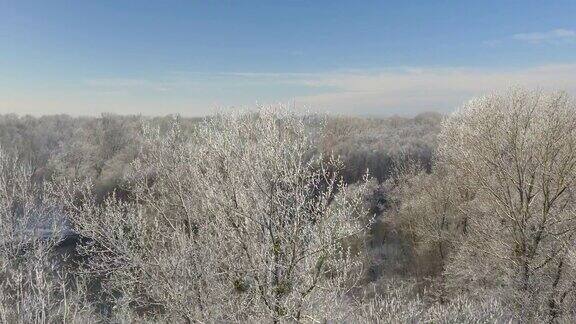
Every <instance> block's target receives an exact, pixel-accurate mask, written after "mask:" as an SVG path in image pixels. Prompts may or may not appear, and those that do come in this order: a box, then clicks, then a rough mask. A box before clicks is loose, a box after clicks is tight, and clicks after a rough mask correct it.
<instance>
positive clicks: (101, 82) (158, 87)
mask: <svg viewBox="0 0 576 324" xmlns="http://www.w3.org/2000/svg"><path fill="white" fill-rule="evenodd" d="M84 84H85V85H87V86H88V87H90V88H93V89H98V90H104V91H105V92H107V93H115V92H127V91H140V90H145V91H150V90H151V91H156V92H165V91H168V90H170V85H169V84H168V83H167V82H164V81H151V80H146V79H130V78H97V79H86V80H84Z"/></svg>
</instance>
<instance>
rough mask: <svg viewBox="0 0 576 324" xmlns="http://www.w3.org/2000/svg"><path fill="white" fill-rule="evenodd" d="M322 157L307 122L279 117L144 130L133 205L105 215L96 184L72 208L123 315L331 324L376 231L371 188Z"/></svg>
mask: <svg viewBox="0 0 576 324" xmlns="http://www.w3.org/2000/svg"><path fill="white" fill-rule="evenodd" d="M314 147H315V146H314V142H313V140H312V138H311V137H310V136H309V130H308V129H307V126H306V119H305V117H301V116H297V115H295V114H293V113H289V112H282V111H278V110H271V109H261V110H259V111H257V112H255V113H250V112H245V113H231V114H220V115H217V116H214V117H212V118H210V119H208V120H207V121H206V122H204V123H203V124H202V125H201V126H199V127H198V128H197V129H196V130H195V131H194V132H192V133H191V134H190V133H187V132H184V131H182V130H181V129H180V127H179V126H178V123H177V122H175V123H174V124H173V126H172V127H171V128H170V129H169V130H168V131H167V132H160V131H159V130H158V129H152V128H149V129H146V130H145V140H144V146H143V147H142V150H141V153H140V155H139V157H138V158H137V160H136V161H135V162H134V164H133V167H132V172H131V173H130V174H129V175H128V177H129V179H130V183H131V186H132V189H131V199H132V200H133V201H134V202H133V203H119V202H117V200H115V199H114V197H112V198H111V199H109V201H108V202H107V203H106V204H105V205H104V206H103V207H102V206H99V205H98V204H97V203H96V202H94V201H93V199H92V200H91V198H90V197H91V195H90V193H89V192H90V186H89V185H88V186H86V188H84V189H82V190H81V191H82V192H84V193H85V199H84V201H85V203H84V204H82V205H81V206H79V207H78V206H71V209H72V210H76V212H75V213H74V219H75V224H76V226H77V227H78V229H79V231H80V232H81V233H83V234H84V235H86V236H87V237H91V238H94V240H95V241H96V242H98V244H94V245H93V246H92V247H91V249H92V250H91V251H90V252H91V254H92V255H100V257H99V259H98V260H97V261H96V262H94V263H93V264H92V266H93V268H94V269H95V270H99V271H102V273H107V274H111V275H110V280H109V282H108V285H109V287H110V289H111V290H112V291H121V292H122V294H121V295H122V296H123V298H124V299H123V301H124V302H125V305H127V306H130V307H131V306H133V305H139V306H142V308H141V309H146V310H147V311H148V312H151V309H155V310H156V311H157V312H156V314H164V315H166V314H169V315H170V316H175V318H177V319H184V320H185V321H189V322H193V321H207V320H208V321H211V320H215V319H218V320H242V319H246V320H256V319H259V320H263V319H269V320H272V321H274V322H277V321H281V320H296V321H307V320H322V319H325V318H327V317H329V316H330V314H331V309H334V308H336V307H339V303H341V302H344V300H345V298H346V295H347V293H348V292H349V291H350V289H351V288H352V287H354V286H355V285H356V284H357V282H358V280H359V279H360V277H361V274H362V269H361V267H360V266H361V262H360V260H359V258H358V254H359V253H360V252H361V251H362V248H361V241H362V240H361V237H362V235H361V234H362V233H363V232H364V230H365V228H366V226H367V222H366V215H365V211H364V208H363V206H364V200H363V193H364V188H363V186H357V187H355V188H354V190H351V189H349V188H348V187H347V186H346V184H345V183H343V181H342V180H341V177H340V176H339V170H340V169H341V165H340V163H339V162H338V161H337V160H335V159H333V158H330V157H323V156H321V155H319V154H317V152H315V149H314ZM69 197H70V198H72V196H69ZM95 250H98V251H95ZM95 252H101V253H95ZM153 312H154V311H153ZM158 316H160V315H158Z"/></svg>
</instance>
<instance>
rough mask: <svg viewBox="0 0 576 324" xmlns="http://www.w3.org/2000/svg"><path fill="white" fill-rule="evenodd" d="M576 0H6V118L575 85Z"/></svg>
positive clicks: (1, 3)
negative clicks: (15, 114) (12, 115)
mask: <svg viewBox="0 0 576 324" xmlns="http://www.w3.org/2000/svg"><path fill="white" fill-rule="evenodd" d="M575 18H576V1H377V2H370V1H242V2H241V1H167V0H163V1H160V0H158V1H122V0H114V1H104V0H99V1H58V0H51V1H26V0H0V113H2V112H21V113H33V114H52V113H71V114H76V115H78V114H99V113H101V112H116V113H143V114H154V115H158V114H166V113H180V114H184V115H203V114H206V113H208V112H210V111H211V110H213V109H214V108H216V107H217V108H221V109H222V108H227V107H230V106H244V107H249V106H253V105H255V104H256V103H257V102H258V103H262V104H271V103H277V102H280V103H292V102H293V101H295V102H296V105H298V106H306V107H310V108H311V109H320V110H328V111H334V112H339V113H358V114H370V115H382V114H391V113H399V114H412V113H417V112H420V111H424V110H439V111H450V110H451V109H453V108H454V107H455V106H457V105H458V104H460V103H461V101H462V100H465V99H466V98H467V97H469V96H471V95H474V94H477V93H478V94H480V93H483V92H485V91H490V90H492V89H493V88H498V87H503V86H506V85H514V84H520V85H527V86H533V87H536V86H539V87H544V88H547V87H555V88H563V89H566V90H569V91H574V89H576V84H575V82H576V77H574V76H573V75H574V74H576V19H575Z"/></svg>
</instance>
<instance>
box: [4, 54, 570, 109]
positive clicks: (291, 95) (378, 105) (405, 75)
mask: <svg viewBox="0 0 576 324" xmlns="http://www.w3.org/2000/svg"><path fill="white" fill-rule="evenodd" d="M515 85H519V86H525V87H529V88H543V89H545V90H549V89H564V90H567V91H569V92H570V93H571V94H573V95H576V62H573V63H569V64H562V65H541V66H534V67H530V68H519V69H501V68H500V69H496V68H494V69H486V68H485V69H474V68H450V67H445V68H430V67H395V68H388V69H378V70H342V71H332V72H318V73H277V72H270V73H266V72H249V71H247V72H232V73H228V72H221V73H193V72H183V73H168V74H166V75H164V76H159V77H158V79H157V80H153V79H131V78H111V79H88V80H84V82H83V89H85V90H82V91H84V92H82V91H80V92H74V91H70V90H69V89H66V88H62V89H58V88H54V89H53V91H51V92H49V93H48V92H47V93H37V94H35V96H34V98H33V99H32V98H31V97H30V96H29V95H28V92H26V91H24V90H22V91H20V92H17V91H16V92H15V91H8V90H7V89H0V113H6V112H19V113H32V114H42V113H49V112H53V113H56V112H58V113H71V114H98V113H101V112H110V111H112V112H116V113H125V114H134V113H141V114H145V115H163V114H170V113H178V114H182V115H187V116H199V115H206V114H209V113H211V112H213V111H214V109H215V108H220V109H222V108H227V107H230V106H243V107H251V106H254V105H255V104H256V103H257V102H258V103H260V104H277V103H292V102H293V101H295V103H296V106H297V107H300V108H306V109H308V110H317V111H325V112H334V113H343V114H365V115H389V114H416V113H419V112H424V111H441V112H450V111H452V110H454V109H455V108H456V107H458V106H459V105H461V104H462V103H463V102H464V101H466V100H468V99H469V98H471V97H472V96H476V95H481V94H485V93H488V92H491V91H494V90H499V89H505V88H507V87H510V86H515ZM160 87H167V88H168V89H170V90H169V91H170V92H169V93H167V94H164V93H161V92H159V91H160V90H159V89H161V88H160ZM86 91H88V92H86ZM92 94H98V95H96V96H92Z"/></svg>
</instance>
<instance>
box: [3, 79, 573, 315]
mask: <svg viewBox="0 0 576 324" xmlns="http://www.w3.org/2000/svg"><path fill="white" fill-rule="evenodd" d="M0 148H1V150H0V321H1V322H4V323H86V322H102V323H146V322H153V323H157V322H160V323H213V322H218V323H221V322H225V323H237V322H247V323H253V322H273V323H287V322H288V323H291V322H302V323H327V322H329V323H397V322H424V323H427V322H429V323H462V322H478V323H493V322H569V321H570V320H571V319H573V318H574V317H575V316H576V275H575V273H576V272H575V270H576V269H575V267H576V249H575V248H574V246H575V245H574V244H575V243H576V242H575V239H576V198H575V197H574V195H575V194H576V182H575V181H576V104H575V101H574V98H572V97H570V96H569V95H567V94H566V93H563V92H554V93H546V92H540V91H532V90H525V89H510V90H507V91H503V92H500V93H495V94H491V95H487V96H484V97H479V98H475V99H472V100H470V101H469V102H467V103H466V104H464V105H463V106H462V107H461V108H460V109H458V110H457V111H456V112H454V113H452V114H450V115H447V116H444V115H440V114H437V113H425V114H420V115H417V116H415V117H411V118H407V117H388V118H360V117H346V116H338V117H337V116H323V115H317V114H297V113H295V112H292V111H290V110H286V109H282V108H259V109H255V110H250V111H233V112H226V113H220V114H216V115H212V116H209V117H207V118H196V119H191V118H183V117H176V116H167V117H161V118H160V117H157V118H149V117H142V116H118V115H102V116H100V117H97V118H89V117H80V118H76V117H69V116H65V115H58V116H44V117H29V116H16V115H4V116H0Z"/></svg>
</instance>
